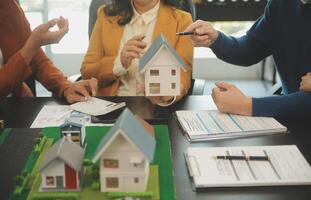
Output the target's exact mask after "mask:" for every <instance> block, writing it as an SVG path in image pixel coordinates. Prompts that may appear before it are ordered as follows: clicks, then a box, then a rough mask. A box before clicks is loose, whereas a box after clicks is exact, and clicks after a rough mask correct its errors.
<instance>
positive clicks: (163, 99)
mask: <svg viewBox="0 0 311 200" xmlns="http://www.w3.org/2000/svg"><path fill="white" fill-rule="evenodd" d="M147 99H149V101H150V102H151V103H152V104H154V105H159V106H170V105H171V104H172V103H173V102H174V99H175V97H173V96H151V97H147Z"/></svg>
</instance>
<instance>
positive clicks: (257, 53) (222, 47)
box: [211, 32, 270, 66]
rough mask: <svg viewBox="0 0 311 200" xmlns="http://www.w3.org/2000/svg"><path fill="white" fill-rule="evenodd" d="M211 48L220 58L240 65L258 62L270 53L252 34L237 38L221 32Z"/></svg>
mask: <svg viewBox="0 0 311 200" xmlns="http://www.w3.org/2000/svg"><path fill="white" fill-rule="evenodd" d="M211 49H212V51H213V52H214V53H215V54H216V56H217V57H218V58H219V59H221V60H223V61H225V62H228V63H231V64H234V65H240V66H250V65H253V64H256V63H258V62H259V61H261V60H262V59H264V58H265V57H267V56H268V55H269V54H270V52H269V51H268V48H267V47H266V46H265V45H264V44H263V42H261V41H260V40H256V39H255V38H254V37H251V36H250V35H245V36H243V37H240V38H235V37H232V36H227V35H225V34H224V33H221V32H219V36H218V38H217V40H216V41H215V43H214V44H213V45H212V46H211Z"/></svg>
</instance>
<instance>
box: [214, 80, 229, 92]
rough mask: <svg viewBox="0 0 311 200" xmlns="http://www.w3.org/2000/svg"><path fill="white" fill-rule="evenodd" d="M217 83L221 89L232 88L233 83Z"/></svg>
mask: <svg viewBox="0 0 311 200" xmlns="http://www.w3.org/2000/svg"><path fill="white" fill-rule="evenodd" d="M215 85H216V86H217V87H218V88H219V89H221V90H228V89H230V88H232V86H233V85H231V84H229V83H225V82H216V83H215Z"/></svg>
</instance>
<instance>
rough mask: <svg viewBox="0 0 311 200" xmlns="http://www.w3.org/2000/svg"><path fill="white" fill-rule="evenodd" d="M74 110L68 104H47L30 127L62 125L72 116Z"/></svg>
mask: <svg viewBox="0 0 311 200" xmlns="http://www.w3.org/2000/svg"><path fill="white" fill-rule="evenodd" d="M71 112H72V110H71V109H70V107H69V106H66V105H45V106H43V107H42V109H41V110H40V112H39V114H38V115H37V117H36V119H35V120H34V121H33V123H32V124H31V127H30V128H44V127H53V126H60V125H61V124H63V123H64V121H65V119H66V118H67V117H69V116H70V113H71Z"/></svg>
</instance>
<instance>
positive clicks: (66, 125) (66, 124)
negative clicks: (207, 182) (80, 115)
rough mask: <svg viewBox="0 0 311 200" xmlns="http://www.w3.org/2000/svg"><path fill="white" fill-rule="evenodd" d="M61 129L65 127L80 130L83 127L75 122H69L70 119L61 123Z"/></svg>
mask: <svg viewBox="0 0 311 200" xmlns="http://www.w3.org/2000/svg"><path fill="white" fill-rule="evenodd" d="M60 127H61V128H65V127H77V128H82V127H83V125H82V124H80V123H77V122H75V121H71V120H70V119H66V121H65V123H63V124H62V125H61V126H60Z"/></svg>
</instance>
